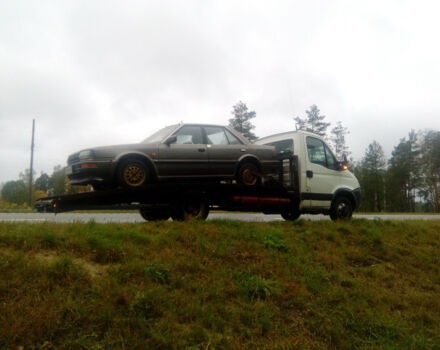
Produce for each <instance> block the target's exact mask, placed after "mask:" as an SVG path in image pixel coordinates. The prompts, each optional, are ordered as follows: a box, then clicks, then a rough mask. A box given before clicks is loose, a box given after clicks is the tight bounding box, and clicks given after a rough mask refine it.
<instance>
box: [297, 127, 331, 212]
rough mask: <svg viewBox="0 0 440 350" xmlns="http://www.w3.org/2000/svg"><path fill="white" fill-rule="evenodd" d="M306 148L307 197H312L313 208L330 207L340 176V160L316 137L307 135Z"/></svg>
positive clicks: (311, 204)
mask: <svg viewBox="0 0 440 350" xmlns="http://www.w3.org/2000/svg"><path fill="white" fill-rule="evenodd" d="M306 148H307V161H306V164H307V165H306V183H307V185H306V186H307V189H306V194H305V197H307V198H305V199H310V201H311V202H310V206H311V207H312V208H313V207H315V208H330V205H331V200H332V197H333V191H334V189H335V188H336V186H337V184H338V180H339V177H340V172H339V169H338V162H337V161H336V158H335V157H334V155H333V154H332V152H331V151H330V149H329V147H328V146H327V145H326V144H325V143H324V142H323V141H322V140H320V139H318V138H316V137H313V136H306Z"/></svg>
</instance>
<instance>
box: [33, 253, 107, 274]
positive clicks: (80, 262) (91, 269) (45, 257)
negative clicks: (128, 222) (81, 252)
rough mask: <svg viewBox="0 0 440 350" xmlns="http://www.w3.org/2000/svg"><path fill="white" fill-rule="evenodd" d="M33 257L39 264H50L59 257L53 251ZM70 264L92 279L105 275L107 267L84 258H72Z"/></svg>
mask: <svg viewBox="0 0 440 350" xmlns="http://www.w3.org/2000/svg"><path fill="white" fill-rule="evenodd" d="M34 257H35V258H36V259H37V260H39V261H41V262H44V263H50V262H51V261H52V260H53V259H55V258H57V257H59V254H57V252H54V251H49V250H45V251H41V252H38V253H36V254H34ZM72 262H73V263H74V264H75V265H77V266H80V267H81V268H82V269H84V271H86V273H87V274H88V275H89V276H90V277H92V278H97V277H102V276H103V275H105V274H106V273H107V266H105V265H99V264H95V263H93V262H90V261H88V260H86V259H84V258H73V260H72Z"/></svg>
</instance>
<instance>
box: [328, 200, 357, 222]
mask: <svg viewBox="0 0 440 350" xmlns="http://www.w3.org/2000/svg"><path fill="white" fill-rule="evenodd" d="M352 215H353V205H352V204H351V201H350V200H349V199H348V198H347V197H345V196H340V197H337V198H336V199H335V200H334V201H333V203H332V207H331V209H330V218H331V219H332V220H333V221H336V220H350V219H351V216H352Z"/></svg>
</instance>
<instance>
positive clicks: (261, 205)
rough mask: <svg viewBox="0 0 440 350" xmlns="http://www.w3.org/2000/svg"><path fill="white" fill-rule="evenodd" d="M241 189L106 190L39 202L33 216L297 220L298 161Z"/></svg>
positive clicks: (201, 185)
mask: <svg viewBox="0 0 440 350" xmlns="http://www.w3.org/2000/svg"><path fill="white" fill-rule="evenodd" d="M261 182H262V183H261V184H257V185H254V186H246V185H241V184H236V183H232V182H229V183H228V182H220V181H217V182H213V181H173V182H157V183H152V184H148V185H146V186H145V187H143V188H142V189H123V188H119V189H112V190H105V191H93V192H84V193H77V194H68V195H60V196H53V197H47V198H40V199H38V200H36V201H35V208H36V209H37V211H38V212H51V213H55V214H56V213H62V212H68V211H73V210H139V212H140V214H141V215H142V217H143V218H144V219H145V220H148V221H154V220H168V219H169V218H170V217H171V218H172V219H173V220H179V221H181V220H190V219H202V220H204V219H206V218H207V216H208V214H209V211H210V210H223V211H246V212H263V213H265V214H281V215H282V216H283V217H284V218H285V219H286V220H293V219H296V218H297V217H298V216H299V209H298V208H299V201H300V192H299V177H298V157H297V156H295V155H289V156H287V157H285V158H284V159H280V167H279V174H278V176H275V178H274V177H269V178H268V177H264V178H262V181H261Z"/></svg>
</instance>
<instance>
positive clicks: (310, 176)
mask: <svg viewBox="0 0 440 350" xmlns="http://www.w3.org/2000/svg"><path fill="white" fill-rule="evenodd" d="M306 175H307V177H308V178H309V179H311V178H312V177H313V171H311V170H307V171H306Z"/></svg>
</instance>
